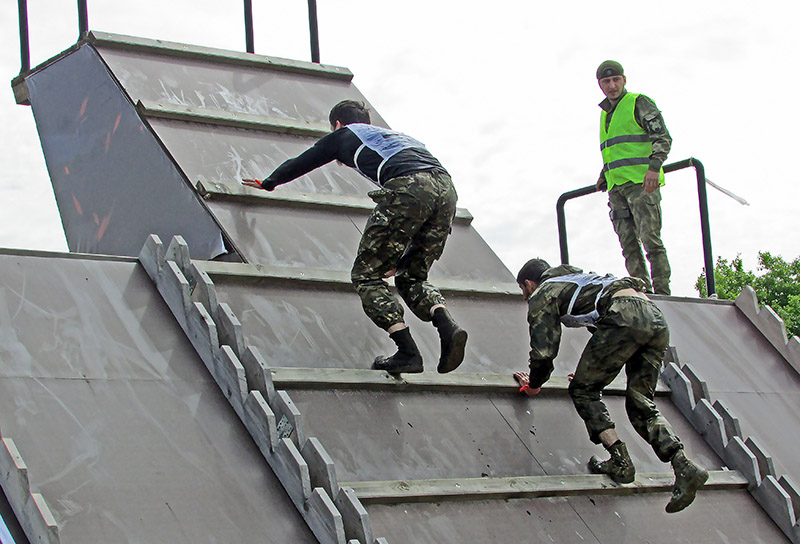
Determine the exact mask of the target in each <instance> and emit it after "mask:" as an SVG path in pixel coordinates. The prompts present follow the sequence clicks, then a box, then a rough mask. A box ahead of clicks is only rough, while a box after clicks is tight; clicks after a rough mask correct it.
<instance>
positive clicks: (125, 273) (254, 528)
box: [0, 255, 316, 544]
mask: <svg viewBox="0 0 800 544" xmlns="http://www.w3.org/2000/svg"><path fill="white" fill-rule="evenodd" d="M0 361H2V364H0V428H2V433H3V436H7V437H11V438H13V440H14V441H15V443H16V445H17V447H18V448H19V450H20V453H21V454H22V456H23V458H24V460H25V462H26V463H27V465H28V468H29V475H30V478H31V486H32V488H33V489H34V490H36V491H37V492H40V493H42V495H43V496H44V498H45V500H46V501H47V504H48V506H49V507H50V509H51V510H52V512H53V514H54V515H55V517H56V520H57V521H58V524H59V527H60V531H61V542H64V543H87V542H165V543H166V542H169V543H183V542H185V543H196V542H267V543H274V544H284V543H286V542H306V543H311V542H316V539H314V538H313V535H311V533H310V531H308V529H307V528H306V525H305V523H303V520H302V519H301V518H300V516H299V515H298V514H297V511H296V510H295V509H294V507H293V506H292V504H291V503H290V501H289V499H288V498H287V497H286V495H285V492H284V491H283V489H282V488H281V486H280V484H279V483H278V481H277V479H276V478H275V477H274V476H273V474H272V472H271V470H270V468H269V466H267V464H266V463H265V461H264V459H263V457H262V456H261V454H260V453H259V452H258V450H257V448H256V447H255V445H254V443H253V441H252V439H251V438H250V436H249V434H248V433H247V431H246V430H245V429H244V428H243V427H242V426H241V424H240V423H239V422H238V419H237V418H236V415H235V414H234V412H233V410H232V409H231V407H230V405H229V404H228V402H227V400H226V399H225V398H224V397H223V395H222V393H221V392H220V390H219V387H218V386H217V385H216V384H215V383H214V382H213V380H212V379H211V378H210V376H209V375H208V373H207V371H206V369H205V367H204V366H203V364H202V362H200V360H199V359H198V358H197V356H196V355H195V352H194V349H193V348H192V347H191V345H190V344H189V342H188V340H187V339H186V337H185V336H184V335H183V333H182V332H181V331H180V329H179V327H178V325H177V324H176V323H175V321H174V318H173V317H172V315H171V314H170V312H169V310H168V309H167V308H166V305H165V304H164V303H163V301H162V299H161V298H160V296H159V295H158V293H156V292H155V288H154V287H153V285H152V282H151V281H150V280H149V278H148V277H147V275H146V274H145V273H144V271H143V270H142V269H141V268H140V267H139V266H138V265H137V264H136V263H135V262H132V261H121V260H115V261H108V260H105V261H104V260H88V259H76V258H67V257H66V256H64V258H59V257H58V256H53V255H51V256H50V258H44V257H36V256H25V255H23V256H15V255H2V256H0Z"/></svg>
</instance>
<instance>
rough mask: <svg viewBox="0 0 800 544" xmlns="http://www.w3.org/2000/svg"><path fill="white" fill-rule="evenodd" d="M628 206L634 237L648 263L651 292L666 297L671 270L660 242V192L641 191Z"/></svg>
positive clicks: (665, 251) (664, 249) (668, 292)
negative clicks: (631, 214) (630, 212)
mask: <svg viewBox="0 0 800 544" xmlns="http://www.w3.org/2000/svg"><path fill="white" fill-rule="evenodd" d="M630 205H631V210H632V211H633V218H634V221H635V223H636V235H637V237H638V238H639V239H640V240H641V241H642V245H643V246H644V249H645V252H646V253H647V260H648V261H649V262H650V273H651V276H652V278H653V291H654V292H656V293H658V294H659V295H668V294H670V289H669V278H670V274H671V269H670V266H669V260H668V259H667V250H666V248H665V247H664V242H662V240H661V222H662V220H661V191H660V190H659V189H656V190H655V191H654V192H652V193H650V194H647V193H645V192H644V191H642V193H641V194H640V195H638V197H637V198H634V199H631V200H630Z"/></svg>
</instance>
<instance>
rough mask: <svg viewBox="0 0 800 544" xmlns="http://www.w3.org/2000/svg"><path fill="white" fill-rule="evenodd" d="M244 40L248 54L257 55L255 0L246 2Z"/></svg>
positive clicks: (246, 0)
mask: <svg viewBox="0 0 800 544" xmlns="http://www.w3.org/2000/svg"><path fill="white" fill-rule="evenodd" d="M244 40H245V42H246V47H247V52H248V53H255V52H256V48H255V44H254V42H253V0H244Z"/></svg>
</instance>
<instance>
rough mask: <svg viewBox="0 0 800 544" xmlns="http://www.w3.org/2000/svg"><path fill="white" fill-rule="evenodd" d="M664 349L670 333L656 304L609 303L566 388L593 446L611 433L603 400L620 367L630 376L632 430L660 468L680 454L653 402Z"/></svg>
mask: <svg viewBox="0 0 800 544" xmlns="http://www.w3.org/2000/svg"><path fill="white" fill-rule="evenodd" d="M668 343H669V328H668V327H667V322H666V321H665V319H664V316H663V315H662V313H661V310H659V309H658V307H657V306H656V305H655V304H653V303H652V302H651V301H649V300H646V299H642V298H639V297H622V296H621V297H616V298H613V299H612V303H611V306H610V307H609V309H608V311H607V312H606V314H605V315H603V316H602V317H601V318H600V320H599V321H598V322H597V331H595V333H594V334H593V335H592V338H591V339H590V340H589V342H588V343H587V344H586V347H585V348H584V350H583V353H582V354H581V358H580V361H579V362H578V368H577V369H576V370H575V376H574V378H573V379H572V381H571V382H570V385H569V394H570V396H571V397H572V402H573V403H574V404H575V409H576V410H577V411H578V414H579V415H580V416H581V418H582V419H583V420H584V422H585V423H586V429H587V430H588V431H589V438H590V440H591V441H592V442H594V443H595V444H599V443H600V438H599V435H600V433H602V432H603V431H605V430H607V429H613V428H614V422H613V421H612V420H611V416H610V415H609V413H608V409H607V408H606V405H605V404H604V403H603V401H602V395H603V389H604V388H605V387H606V386H607V385H608V384H610V383H611V381H612V380H613V379H614V378H615V377H616V376H617V375H618V374H619V373H620V371H621V370H622V367H623V366H624V367H625V373H626V374H627V376H628V387H627V390H626V392H625V410H626V412H627V413H628V419H629V420H630V422H631V424H633V428H634V429H635V430H636V432H637V433H639V435H640V436H641V437H642V438H644V439H645V440H646V441H647V442H648V443H649V444H650V445H651V446H652V447H653V451H655V452H656V455H658V458H659V459H661V460H662V461H664V462H667V461H669V460H670V459H671V458H672V456H673V455H674V454H675V452H676V451H677V450H679V449H681V448H683V445H682V444H681V442H680V439H679V438H678V437H677V436H675V434H674V433H673V431H672V428H671V427H670V425H669V423H668V422H667V420H666V419H665V418H664V417H663V416H662V415H661V413H660V412H659V411H658V408H656V405H655V402H654V401H653V397H654V396H655V390H656V384H657V382H658V376H659V372H660V369H661V361H662V359H663V357H664V352H665V351H666V348H667V345H668Z"/></svg>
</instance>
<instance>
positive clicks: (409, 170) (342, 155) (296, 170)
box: [261, 126, 447, 189]
mask: <svg viewBox="0 0 800 544" xmlns="http://www.w3.org/2000/svg"><path fill="white" fill-rule="evenodd" d="M363 144H364V142H363V141H362V140H361V139H360V138H359V137H358V136H357V135H356V134H355V132H353V131H352V130H350V129H349V128H348V127H346V126H345V127H342V128H340V129H338V130H335V131H333V132H331V133H330V134H327V135H326V136H323V137H322V138H320V139H319V141H317V143H316V144H314V145H313V146H312V147H310V148H308V149H307V150H306V151H304V152H303V153H301V154H300V155H298V156H297V157H295V158H293V159H289V160H287V161H285V162H284V163H283V164H281V165H280V166H279V167H278V168H276V169H275V171H274V172H272V174H270V176H269V177H268V178H267V179H265V180H264V181H263V182H261V186H262V187H263V188H265V189H274V188H275V187H276V186H278V185H282V184H284V183H288V182H290V181H292V180H294V179H297V178H299V177H300V176H303V175H305V174H307V173H309V172H311V171H312V170H314V169H316V168H319V167H320V166H323V165H325V164H328V163H329V162H331V161H334V160H337V161H340V162H341V163H343V164H345V165H347V166H349V167H351V168H355V169H357V170H358V171H359V172H361V173H362V174H363V175H364V176H366V177H367V178H369V179H370V180H371V181H372V182H373V183H376V184H378V185H382V184H383V183H384V182H385V181H386V180H389V179H392V178H396V177H398V176H405V175H409V174H413V173H415V172H422V171H426V170H437V171H440V172H443V173H447V171H446V170H445V169H444V167H443V166H442V165H441V163H440V162H439V161H438V160H437V159H436V157H434V156H433V155H431V153H430V152H429V151H428V150H427V149H425V147H412V148H408V149H403V150H402V151H400V152H399V153H397V154H395V155H393V156H392V157H390V158H389V159H388V160H386V162H385V164H383V167H381V168H380V179H378V169H379V167H380V166H381V163H383V162H384V159H383V158H382V157H381V156H380V155H379V154H378V153H377V152H375V151H373V150H372V149H370V148H369V147H364V146H363ZM359 149H360V151H359ZM356 154H358V164H356Z"/></svg>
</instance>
